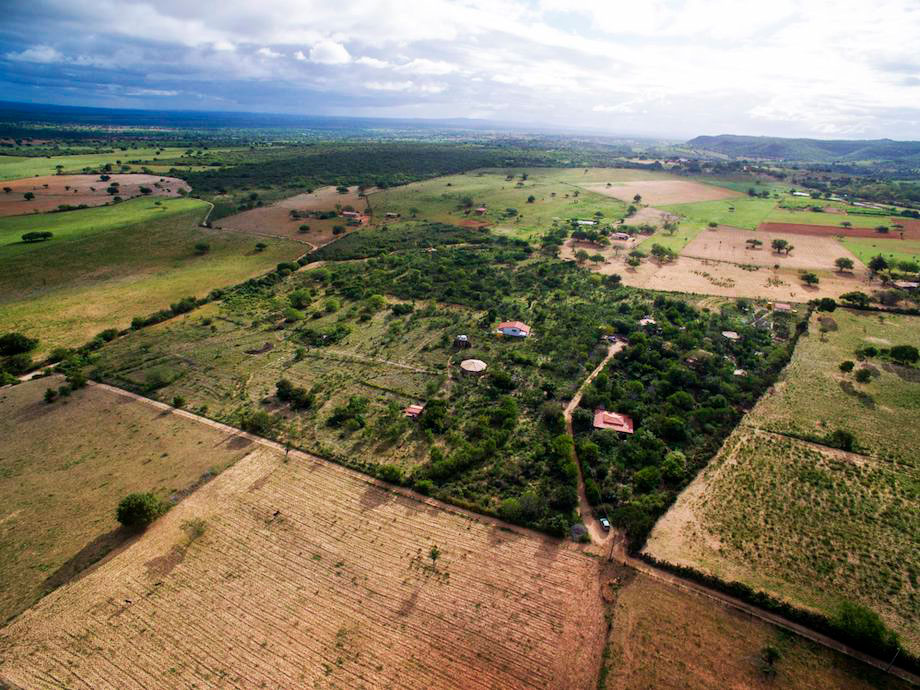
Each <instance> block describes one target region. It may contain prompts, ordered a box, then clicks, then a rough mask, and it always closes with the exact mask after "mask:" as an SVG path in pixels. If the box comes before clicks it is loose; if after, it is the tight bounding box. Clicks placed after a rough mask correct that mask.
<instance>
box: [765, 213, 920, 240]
mask: <svg viewBox="0 0 920 690" xmlns="http://www.w3.org/2000/svg"><path fill="white" fill-rule="evenodd" d="M896 222H898V223H900V224H901V225H903V226H904V239H905V240H916V239H920V223H918V224H916V225H913V224H911V223H909V222H908V221H906V220H904V219H900V220H898V221H896ZM885 224H886V223H885V219H884V218H883V219H880V222H879V225H885ZM888 227H889V228H891V225H888ZM757 229H758V230H759V231H762V232H772V233H774V234H783V233H785V234H792V235H821V236H823V237H834V236H840V237H871V238H872V239H876V240H885V239H890V240H899V239H901V233H900V232H899V231H896V230H894V229H890V230H889V231H888V232H878V231H877V230H876V229H875V228H841V227H838V226H834V225H805V224H802V223H761V224H760V225H759V226H758V227H757Z"/></svg>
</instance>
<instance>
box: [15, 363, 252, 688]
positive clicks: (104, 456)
mask: <svg viewBox="0 0 920 690" xmlns="http://www.w3.org/2000/svg"><path fill="white" fill-rule="evenodd" d="M63 382H64V378H63V377H62V376H54V377H51V378H43V379H36V380H34V381H29V382H27V383H22V384H19V385H17V386H13V387H7V388H0V437H2V438H3V443H2V444H0V580H2V581H3V587H2V588H0V621H6V620H8V619H9V618H10V617H12V616H14V615H16V614H18V613H19V612H21V611H22V610H24V609H26V608H28V607H29V606H31V605H32V604H33V603H34V602H35V601H37V600H38V598H39V597H40V596H41V595H42V594H44V593H45V592H46V591H48V590H50V589H53V588H54V587H57V586H59V585H62V584H64V583H66V582H68V581H69V580H70V579H71V578H72V577H74V576H75V575H76V574H77V573H79V572H80V571H81V570H82V569H83V568H85V567H87V566H89V565H91V564H92V563H93V562H94V561H96V560H97V559H99V558H101V557H102V556H104V555H105V554H106V552H108V551H109V550H110V549H112V548H114V547H116V546H118V545H119V544H121V543H123V542H124V541H125V540H126V539H127V538H128V537H129V536H130V535H129V534H127V533H125V532H123V531H122V530H121V529H119V527H118V523H117V522H116V521H115V507H116V506H117V505H118V502H119V501H120V500H121V499H122V498H123V497H124V496H125V495H127V494H128V493H131V492H133V491H153V492H155V493H156V494H158V495H159V496H160V497H161V498H163V499H169V498H170V497H171V496H174V495H181V494H182V493H183V492H184V491H186V490H187V489H189V487H191V486H193V485H194V484H195V483H196V482H197V481H199V479H200V478H201V477H202V475H205V474H207V473H214V472H217V471H220V470H222V469H224V468H225V467H227V466H229V465H231V464H233V463H234V462H236V461H237V460H239V459H240V458H241V457H243V455H244V454H245V453H246V452H248V450H247V445H248V443H240V442H238V440H233V439H232V438H228V437H227V434H225V433H222V432H219V431H217V430H215V429H212V428H210V427H207V426H205V425H202V424H199V423H196V422H192V421H190V420H188V419H185V418H182V417H179V416H176V415H165V416H164V415H163V414H162V413H160V412H159V411H158V410H156V409H155V408H153V407H151V406H149V405H147V404H144V403H140V402H137V401H134V400H132V399H130V398H128V397H125V396H122V395H118V394H116V393H112V392H110V391H108V390H105V389H103V388H101V387H98V386H92V385H91V386H89V387H87V388H83V389H80V390H77V391H74V392H73V393H72V394H71V395H70V396H69V397H67V398H61V399H59V400H58V401H56V402H54V403H52V404H47V403H45V402H44V400H43V394H44V391H45V389H46V388H48V387H49V386H50V387H54V388H56V387H57V386H59V385H61V384H62V383H63ZM239 440H242V439H239ZM0 656H2V655H0ZM0 677H2V674H0Z"/></svg>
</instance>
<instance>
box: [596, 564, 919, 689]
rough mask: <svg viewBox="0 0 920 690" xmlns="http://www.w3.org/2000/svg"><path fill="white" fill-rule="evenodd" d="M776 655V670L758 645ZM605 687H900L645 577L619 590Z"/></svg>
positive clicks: (854, 664) (871, 671) (875, 673)
mask: <svg viewBox="0 0 920 690" xmlns="http://www.w3.org/2000/svg"><path fill="white" fill-rule="evenodd" d="M768 645H769V646H772V647H774V648H775V649H776V650H777V651H779V652H780V658H779V660H778V661H777V662H776V663H775V665H774V668H775V675H773V676H770V675H768V674H767V673H765V672H764V670H763V668H762V666H763V662H762V656H761V655H762V654H763V650H764V648H765V647H767V646H768ZM604 687H605V688H606V689H607V690H619V689H621V688H623V689H630V690H631V689H633V688H686V689H688V690H696V689H699V690H704V689H705V690H708V689H709V688H801V689H802V690H811V689H812V688H824V689H831V688H839V689H840V690H843V689H844V688H846V689H847V690H851V689H857V688H860V689H861V688H865V689H866V690H868V689H869V688H906V687H908V686H907V684H906V683H902V682H900V681H898V680H897V679H894V678H891V677H890V676H886V675H885V674H883V673H881V672H880V671H875V670H874V669H871V668H868V667H866V666H864V665H862V664H860V663H858V662H856V661H852V660H850V659H849V658H847V657H844V656H841V655H838V654H836V653H834V652H831V651H829V650H826V649H824V648H822V647H819V646H817V645H815V644H812V643H811V642H808V641H806V640H802V639H800V638H797V637H794V636H791V635H788V634H786V633H785V632H784V631H782V630H780V629H777V628H775V627H773V626H771V625H769V624H767V623H763V622H761V621H758V620H756V619H753V618H751V617H749V616H747V615H745V614H743V613H740V612H738V611H735V610H733V609H729V608H727V607H725V606H723V605H721V604H718V603H715V602H713V601H712V600H710V599H706V598H702V597H700V596H698V595H695V594H691V593H687V592H683V591H681V590H678V589H675V588H673V587H667V586H665V585H662V584H660V583H658V582H656V581H655V580H652V579H651V578H649V577H646V576H644V575H639V576H637V577H636V578H635V579H634V580H633V581H632V582H630V583H629V584H627V585H626V586H625V587H623V588H622V589H621V590H620V592H619V596H618V598H617V601H616V604H615V607H614V613H613V630H612V632H611V635H610V645H609V662H608V674H607V678H606V684H605V685H604Z"/></svg>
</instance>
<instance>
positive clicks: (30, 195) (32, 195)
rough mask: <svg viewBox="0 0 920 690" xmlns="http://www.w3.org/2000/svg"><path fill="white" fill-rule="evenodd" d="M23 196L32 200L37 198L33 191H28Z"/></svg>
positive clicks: (27, 199)
mask: <svg viewBox="0 0 920 690" xmlns="http://www.w3.org/2000/svg"><path fill="white" fill-rule="evenodd" d="M22 196H23V197H25V200H26V201H32V199H34V198H35V195H34V194H33V193H32V192H26V193H25V194H23V195H22Z"/></svg>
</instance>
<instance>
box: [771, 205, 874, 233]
mask: <svg viewBox="0 0 920 690" xmlns="http://www.w3.org/2000/svg"><path fill="white" fill-rule="evenodd" d="M763 222H765V223H801V224H803V225H833V226H836V227H838V228H840V229H841V230H843V228H842V227H841V226H840V224H841V223H844V222H846V223H850V224H852V226H853V227H854V228H875V227H878V226H879V225H887V226H889V227H890V226H891V219H890V218H889V217H888V216H862V215H857V214H848V215H842V214H839V213H826V212H815V211H799V210H787V209H783V208H775V209H773V211H771V212H770V213H769V214H768V215H767V217H766V218H764V219H763Z"/></svg>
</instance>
